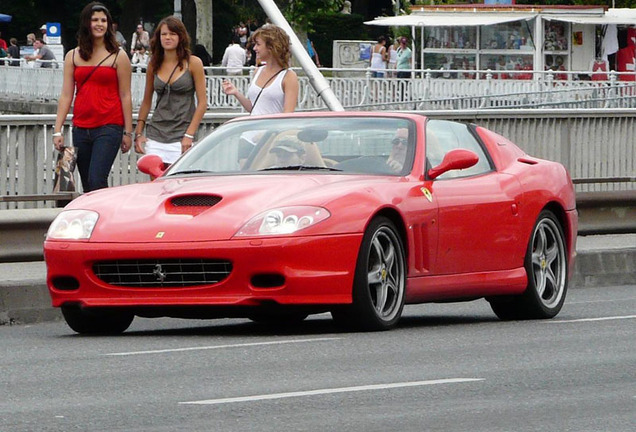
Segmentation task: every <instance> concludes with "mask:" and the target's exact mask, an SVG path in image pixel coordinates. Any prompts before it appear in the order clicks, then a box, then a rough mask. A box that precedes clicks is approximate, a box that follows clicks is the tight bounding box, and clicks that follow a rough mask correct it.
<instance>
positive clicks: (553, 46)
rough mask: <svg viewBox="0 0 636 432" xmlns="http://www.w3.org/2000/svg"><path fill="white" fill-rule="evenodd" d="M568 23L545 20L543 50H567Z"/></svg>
mask: <svg viewBox="0 0 636 432" xmlns="http://www.w3.org/2000/svg"><path fill="white" fill-rule="evenodd" d="M567 34H568V23H565V22H561V21H546V22H545V42H544V43H543V50H544V51H567V50H568V48H569V44H568V37H567Z"/></svg>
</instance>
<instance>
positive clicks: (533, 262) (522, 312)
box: [489, 210, 569, 320]
mask: <svg viewBox="0 0 636 432" xmlns="http://www.w3.org/2000/svg"><path fill="white" fill-rule="evenodd" d="M525 268H526V273H527V275H528V287H527V288H526V291H525V292H524V293H523V294H522V295H520V296H511V297H503V298H499V297H493V298H491V299H489V301H490V306H491V308H492V310H493V312H495V314H496V315H497V316H498V317H499V318H501V319H504V320H512V319H547V318H553V317H555V316H556V315H557V314H558V313H559V312H560V311H561V308H562V307H563V303H564V302H565V295H566V293H567V288H568V271H569V270H568V257H567V252H566V248H565V236H564V235H563V230H562V229H561V225H560V224H559V222H558V220H557V218H556V217H555V216H554V214H553V213H552V212H551V211H549V210H544V211H542V212H541V214H539V217H538V218H537V222H536V223H535V226H534V229H533V230H532V236H531V237H530V242H529V243H528V249H527V250H526V257H525Z"/></svg>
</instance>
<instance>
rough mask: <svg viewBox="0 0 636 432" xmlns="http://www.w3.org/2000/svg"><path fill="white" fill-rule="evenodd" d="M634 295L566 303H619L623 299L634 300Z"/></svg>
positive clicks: (635, 298)
mask: <svg viewBox="0 0 636 432" xmlns="http://www.w3.org/2000/svg"><path fill="white" fill-rule="evenodd" d="M634 300H636V297H626V298H611V299H603V300H584V301H568V302H567V304H568V305H579V304H590V303H619V302H624V301H634Z"/></svg>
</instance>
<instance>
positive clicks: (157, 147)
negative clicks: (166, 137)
mask: <svg viewBox="0 0 636 432" xmlns="http://www.w3.org/2000/svg"><path fill="white" fill-rule="evenodd" d="M145 151H146V154H154V155H157V156H159V157H160V158H161V160H162V161H163V163H167V164H171V163H174V161H176V160H177V159H179V156H181V141H179V142H174V143H162V142H159V141H155V140H151V139H148V141H146V147H145Z"/></svg>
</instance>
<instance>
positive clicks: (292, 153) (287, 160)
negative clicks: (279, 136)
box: [270, 139, 305, 167]
mask: <svg viewBox="0 0 636 432" xmlns="http://www.w3.org/2000/svg"><path fill="white" fill-rule="evenodd" d="M270 153H273V154H274V155H275V156H276V166H279V167H285V166H295V165H302V164H303V162H304V161H305V149H304V148H303V145H302V144H300V143H299V142H296V141H293V140H291V139H285V140H282V141H281V142H279V143H277V144H276V145H275V146H274V147H272V149H271V150H270Z"/></svg>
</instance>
